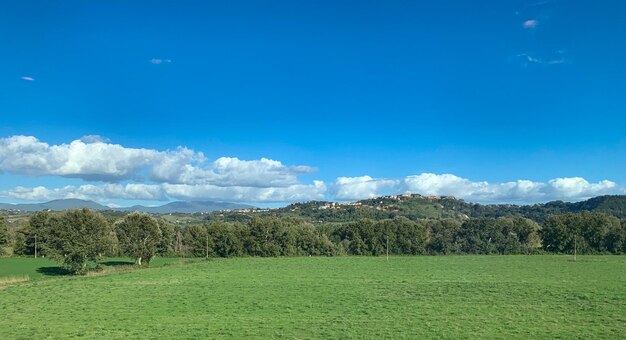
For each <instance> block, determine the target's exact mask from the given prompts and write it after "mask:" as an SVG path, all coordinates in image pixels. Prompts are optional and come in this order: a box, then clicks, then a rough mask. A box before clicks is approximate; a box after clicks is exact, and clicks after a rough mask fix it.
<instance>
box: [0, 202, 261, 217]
mask: <svg viewBox="0 0 626 340" xmlns="http://www.w3.org/2000/svg"><path fill="white" fill-rule="evenodd" d="M77 208H89V209H93V210H114V211H140V212H147V213H152V214H169V213H190V214H191V213H200V212H212V211H218V210H233V209H250V208H254V207H253V206H251V205H247V204H239V203H230V202H214V201H178V202H170V203H167V204H164V205H161V206H157V207H146V206H143V205H135V206H132V207H122V208H110V207H107V206H104V205H102V204H99V203H96V202H94V201H89V200H81V199H60V200H53V201H49V202H45V203H26V204H9V203H0V209H5V210H21V211H28V212H32V211H42V210H55V211H58V210H66V209H77Z"/></svg>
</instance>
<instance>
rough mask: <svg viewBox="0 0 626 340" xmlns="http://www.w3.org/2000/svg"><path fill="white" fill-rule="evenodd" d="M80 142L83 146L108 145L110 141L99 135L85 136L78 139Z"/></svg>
mask: <svg viewBox="0 0 626 340" xmlns="http://www.w3.org/2000/svg"><path fill="white" fill-rule="evenodd" d="M80 141H81V142H83V143H85V144H90V143H109V142H110V141H111V140H110V139H108V138H106V137H102V136H100V135H87V136H82V137H80Z"/></svg>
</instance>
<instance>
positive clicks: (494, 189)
mask: <svg viewBox="0 0 626 340" xmlns="http://www.w3.org/2000/svg"><path fill="white" fill-rule="evenodd" d="M400 190H401V191H402V192H411V193H419V194H423V195H438V196H448V195H449V196H455V197H459V198H463V199H466V200H468V201H472V202H484V203H496V202H497V203H500V202H521V203H529V202H539V201H550V200H568V201H577V200H583V199H587V198H590V197H593V196H597V195H606V194H616V193H620V192H623V189H620V188H619V187H618V186H617V184H615V183H614V182H611V181H608V180H603V181H600V182H598V183H589V182H588V181H586V180H585V179H583V178H580V177H573V178H556V179H552V180H550V181H548V182H547V183H542V182H533V181H529V180H517V181H514V182H504V183H489V182H484V181H483V182H474V181H471V180H469V179H466V178H461V177H458V176H455V175H452V174H441V175H438V174H432V173H423V174H420V175H417V176H408V177H406V178H405V179H404V180H403V182H402V185H401V187H400Z"/></svg>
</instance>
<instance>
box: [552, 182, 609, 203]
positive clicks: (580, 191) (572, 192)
mask: <svg viewBox="0 0 626 340" xmlns="http://www.w3.org/2000/svg"><path fill="white" fill-rule="evenodd" d="M618 191H619V188H618V186H617V184H616V183H615V182H611V181H608V180H603V181H600V182H598V183H589V182H587V180H585V179H584V178H581V177H570V178H555V179H552V180H550V181H548V188H547V190H546V192H547V193H548V194H551V195H552V196H561V197H564V198H566V199H567V198H582V199H585V198H590V197H593V196H597V195H603V194H606V193H616V192H618Z"/></svg>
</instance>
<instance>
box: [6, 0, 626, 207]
mask: <svg viewBox="0 0 626 340" xmlns="http://www.w3.org/2000/svg"><path fill="white" fill-rule="evenodd" d="M0 6H1V8H2V10H0V43H2V46H3V47H2V49H3V51H2V54H1V57H0V115H1V117H2V123H1V124H0V138H2V141H1V142H0V173H1V174H0V201H4V202H22V201H44V200H47V199H52V198H64V197H80V198H87V199H94V200H97V201H99V202H103V203H105V204H113V205H127V204H132V203H137V202H139V203H145V204H160V202H162V201H168V200H184V199H194V200H197V199H215V200H225V201H242V202H252V203H256V204H259V205H280V204H285V203H288V202H291V201H298V200H308V199H330V200H335V199H336V200H352V199H358V198H363V197H368V196H373V195H378V194H384V193H400V192H417V193H422V194H452V195H456V196H459V197H462V198H465V199H467V200H470V201H478V202H487V203H489V202H521V203H526V202H540V201H547V200H551V199H564V200H580V199H584V198H587V197H591V196H594V195H598V194H618V193H624V184H626V172H624V171H623V168H624V166H625V165H626V161H625V160H626V157H625V156H626V137H625V134H624V131H625V128H626V116H625V113H626V96H624V90H625V89H626V64H625V63H624V62H623V61H624V60H626V44H624V37H625V36H626V17H625V16H626V15H625V13H626V4H624V3H623V2H622V1H602V2H591V1H558V0H557V1H550V0H548V1H472V2H468V1H432V2H425V1H420V2H418V1H415V2H410V1H365V2H364V1H358V2H357V1H327V2H319V1H316V2H299V1H296V2H294V1H276V2H271V1H270V2H265V1H264V2H258V1H229V2H210V1H137V2H132V3H129V2H127V1H63V2H45V3H43V2H40V1H32V2H31V1H19V2H13V3H6V2H5V3H2V4H1V5H0ZM15 136H27V137H28V138H26V137H15ZM83 136H101V137H100V138H93V137H92V138H86V139H85V138H83V142H76V143H74V144H71V143H72V142H73V141H79V140H80V139H81V138H82V137H83ZM72 145H74V146H72ZM179 147H183V148H185V150H188V151H189V152H191V153H192V154H193V155H191V156H190V155H189V154H187V156H186V157H183V156H181V155H182V154H184V152H182V151H181V150H183V149H179ZM137 150H143V151H137ZM168 150H169V151H168ZM200 153H201V154H200ZM139 154H140V155H139ZM129 155H130V156H129ZM138 155H139V156H138ZM133 157H140V158H141V161H138V160H137V158H133ZM142 157H143V158H142ZM162 159H167V162H169V163H168V164H169V165H170V167H169V168H167V169H164V166H163V164H162V163H163V161H162ZM270 160H271V161H270ZM157 172H159V174H157ZM129 185H130V186H129ZM146 192H150V193H152V194H146Z"/></svg>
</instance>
